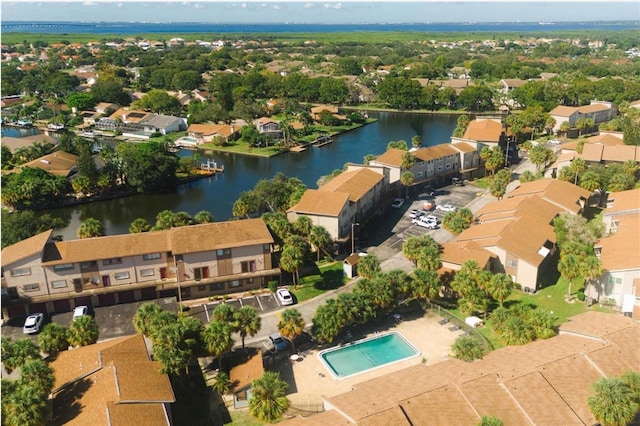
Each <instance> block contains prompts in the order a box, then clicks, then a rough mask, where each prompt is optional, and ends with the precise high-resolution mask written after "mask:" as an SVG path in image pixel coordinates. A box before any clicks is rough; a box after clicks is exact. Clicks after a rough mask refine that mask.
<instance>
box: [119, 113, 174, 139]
mask: <svg viewBox="0 0 640 426" xmlns="http://www.w3.org/2000/svg"><path fill="white" fill-rule="evenodd" d="M186 129H187V123H186V120H185V119H184V118H181V117H174V116H171V115H161V114H155V113H149V114H147V115H146V116H144V117H143V118H142V119H140V120H139V121H138V122H137V123H126V124H125V125H124V126H123V129H122V134H123V135H125V136H133V137H142V138H147V139H148V138H149V137H151V135H153V134H158V133H159V134H162V135H166V134H169V133H174V132H180V131H183V130H186Z"/></svg>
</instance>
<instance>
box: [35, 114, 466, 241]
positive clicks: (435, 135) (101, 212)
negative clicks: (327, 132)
mask: <svg viewBox="0 0 640 426" xmlns="http://www.w3.org/2000/svg"><path fill="white" fill-rule="evenodd" d="M369 116H370V117H372V118H377V119H378V121H377V122H375V123H373V124H369V125H366V126H364V127H361V128H359V129H356V130H354V131H351V132H348V133H344V134H342V135H340V136H337V137H336V138H335V141H334V142H333V143H331V144H329V145H325V146H323V147H319V148H309V149H307V151H305V152H301V153H286V154H283V155H279V156H276V157H271V158H262V157H250V156H244V155H234V154H216V155H213V156H212V158H214V159H215V160H216V161H217V162H218V164H224V167H225V171H224V173H223V174H219V175H217V176H214V177H209V178H205V179H201V180H198V181H195V182H191V183H188V184H185V185H180V186H179V187H178V189H177V190H176V191H173V192H170V193H167V194H154V195H134V196H131V197H124V198H118V199H115V200H107V201H98V202H94V203H90V204H84V205H79V206H73V207H66V208H62V209H55V210H50V211H47V212H48V213H51V214H54V215H55V216H59V217H63V218H65V219H67V220H70V223H69V226H68V227H67V228H65V229H62V230H60V231H59V232H58V231H56V232H55V234H59V235H62V236H63V237H64V239H66V240H69V239H75V238H77V236H76V232H77V229H78V227H79V226H80V223H81V222H82V221H83V220H85V219H86V218H89V217H93V218H96V219H99V220H101V221H102V224H103V226H104V228H105V233H106V234H107V235H114V234H125V233H128V232H129V225H130V224H131V222H133V221H134V220H135V219H137V218H140V217H141V218H145V219H146V220H147V221H149V223H151V224H153V223H155V217H156V215H157V214H158V213H159V212H160V211H162V210H173V211H176V212H177V211H185V212H187V213H189V214H190V215H194V214H196V213H197V212H199V211H201V210H207V211H210V212H211V213H212V214H213V215H214V217H215V220H216V221H224V220H229V219H231V218H232V214H231V211H232V208H233V203H234V202H235V201H236V200H237V199H238V196H239V195H240V193H241V192H242V191H246V190H249V189H252V188H253V186H254V185H255V184H256V182H257V181H258V180H260V179H263V178H267V179H268V178H271V177H273V176H274V175H275V174H276V173H277V172H282V173H284V174H285V175H287V176H290V177H293V176H295V177H297V178H299V179H300V180H302V181H303V182H304V183H305V184H306V185H307V186H308V187H309V188H317V185H316V182H317V181H318V179H319V178H320V177H321V176H323V175H326V174H329V173H331V172H332V171H333V170H335V169H341V168H342V166H343V165H344V164H345V163H347V162H353V163H362V162H363V158H364V156H365V155H367V154H376V155H380V154H382V153H383V152H384V151H385V149H386V146H387V144H388V143H389V142H390V141H396V140H401V139H404V140H405V141H407V143H408V144H411V138H412V137H413V136H415V135H419V136H420V137H421V138H422V141H423V146H434V145H439V144H442V143H448V142H449V141H450V137H451V134H452V132H453V129H454V128H455V127H456V121H457V116H456V115H445V114H418V113H394V112H381V113H371V112H370V113H369ZM181 155H185V153H184V152H181ZM186 155H188V154H186Z"/></svg>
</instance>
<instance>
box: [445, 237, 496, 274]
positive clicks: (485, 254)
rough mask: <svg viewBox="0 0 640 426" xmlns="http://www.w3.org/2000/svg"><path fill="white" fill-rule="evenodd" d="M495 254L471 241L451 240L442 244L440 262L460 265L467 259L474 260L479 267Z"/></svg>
mask: <svg viewBox="0 0 640 426" xmlns="http://www.w3.org/2000/svg"><path fill="white" fill-rule="evenodd" d="M492 257H495V255H494V254H493V253H491V252H489V251H487V250H485V249H483V248H482V247H480V246H479V245H477V244H475V243H473V242H467V243H463V242H459V241H451V242H448V243H444V244H442V255H441V259H442V262H447V263H453V264H455V265H460V266H462V265H463V264H464V263H465V262H466V261H467V260H475V261H476V262H478V265H480V267H481V268H482V267H484V265H486V264H487V262H489V260H490V259H491V258H492Z"/></svg>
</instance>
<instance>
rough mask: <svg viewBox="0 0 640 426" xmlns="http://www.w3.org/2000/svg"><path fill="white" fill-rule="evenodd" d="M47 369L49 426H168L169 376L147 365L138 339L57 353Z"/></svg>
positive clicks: (172, 398) (172, 397)
mask: <svg viewBox="0 0 640 426" xmlns="http://www.w3.org/2000/svg"><path fill="white" fill-rule="evenodd" d="M50 366H51V369H52V370H53V376H54V384H53V392H52V399H53V404H52V407H53V419H54V420H53V423H52V424H56V425H62V424H65V425H88V424H91V425H113V426H128V425H134V424H135V425H138V426H161V425H166V426H170V425H171V424H173V422H172V417H171V408H170V404H172V403H174V402H175V400H176V398H175V394H174V393H173V389H172V387H171V382H170V380H169V376H167V375H166V374H162V373H160V368H161V365H160V363H159V362H158V361H152V360H151V354H150V353H149V351H148V349H147V346H146V344H145V340H144V337H143V336H142V335H140V334H138V335H135V336H128V337H120V338H117V339H112V340H108V341H104V342H100V343H96V344H93V345H89V346H83V347H80V348H75V349H72V350H68V351H62V352H60V353H58V354H57V355H56V356H55V358H54V359H52V360H51V362H50ZM79 407H82V408H81V409H79Z"/></svg>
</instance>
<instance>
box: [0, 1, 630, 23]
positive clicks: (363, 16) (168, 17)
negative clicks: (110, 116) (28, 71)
mask: <svg viewBox="0 0 640 426" xmlns="http://www.w3.org/2000/svg"><path fill="white" fill-rule="evenodd" d="M0 12H1V16H2V20H5V21H85V22H96V21H112V22H114V21H115V22H208V23H281V22H289V23H381V22H386V23H399V22H420V23H425V22H514V21H521V22H538V21H601V20H602V21H611V20H640V2H639V1H638V0H622V1H613V2H609V1H607V0H601V1H580V0H575V1H571V0H568V1H555V0H548V1H534V0H510V1H484V0H467V1H453V0H449V1H447V0H444V1H443V0H440V1H438V0H422V1H414V2H401V1H378V2H373V1H356V0H347V1H341V2H336V1H307V2H298V1H286V0H285V1H272V0H263V1H255V0H247V1H235V2H232V1H211V0H209V1H206V0H205V1H190V0H189V1H147V2H141V1H136V2H133V1H118V0H109V1H105V0H87V1H39V2H33V1H26V0H17V1H16V0H14V1H11V0H2V2H1V4H0Z"/></svg>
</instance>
